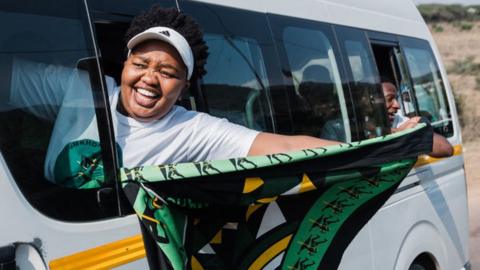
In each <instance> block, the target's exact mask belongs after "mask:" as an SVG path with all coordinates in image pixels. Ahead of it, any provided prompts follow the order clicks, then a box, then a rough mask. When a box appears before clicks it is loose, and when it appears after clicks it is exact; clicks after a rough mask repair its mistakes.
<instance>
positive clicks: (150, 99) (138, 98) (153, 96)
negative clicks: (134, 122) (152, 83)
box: [134, 88, 160, 108]
mask: <svg viewBox="0 0 480 270" xmlns="http://www.w3.org/2000/svg"><path fill="white" fill-rule="evenodd" d="M134 96H135V97H134V98H135V102H136V103H137V104H138V105H140V106H142V107H146V108H151V107H153V106H154V105H155V102H157V100H158V99H159V98H160V95H159V94H157V93H155V92H152V91H150V90H147V89H144V88H134Z"/></svg>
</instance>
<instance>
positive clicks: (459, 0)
mask: <svg viewBox="0 0 480 270" xmlns="http://www.w3.org/2000/svg"><path fill="white" fill-rule="evenodd" d="M413 2H414V3H415V4H417V5H418V4H431V3H438V4H462V5H480V0H413Z"/></svg>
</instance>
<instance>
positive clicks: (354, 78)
mask: <svg viewBox="0 0 480 270" xmlns="http://www.w3.org/2000/svg"><path fill="white" fill-rule="evenodd" d="M335 32H336V33H337V38H338V41H339V43H340V48H341V51H342V54H343V55H344V59H346V60H347V61H346V62H347V77H348V78H349V79H348V81H349V86H350V90H351V93H352V97H353V104H354V108H355V109H354V112H355V116H356V119H357V121H356V123H357V124H358V134H357V136H356V137H355V140H363V139H368V138H372V137H378V136H382V135H384V134H386V133H387V131H388V130H389V129H388V127H387V123H386V111H385V102H384V98H383V93H382V92H381V90H380V89H379V88H378V81H377V80H378V79H377V78H378V73H377V69H376V68H375V60H374V57H373V55H372V53H371V50H370V46H369V43H368V40H367V38H366V35H365V32H364V31H362V30H357V29H353V28H348V27H343V26H335Z"/></svg>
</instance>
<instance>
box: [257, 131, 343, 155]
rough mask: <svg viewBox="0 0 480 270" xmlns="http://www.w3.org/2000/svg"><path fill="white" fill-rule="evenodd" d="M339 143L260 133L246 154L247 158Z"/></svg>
mask: <svg viewBox="0 0 480 270" xmlns="http://www.w3.org/2000/svg"><path fill="white" fill-rule="evenodd" d="M339 143H340V142H336V141H329V140H324V139H320V138H315V137H310V136H303V135H295V136H288V135H279V134H273V133H266V132H262V133H259V134H258V135H257V137H256V138H255V140H254V141H253V143H252V146H251V147H250V151H249V152H248V155H249V156H259V155H268V154H275V153H284V152H289V151H295V150H302V149H307V148H316V147H323V146H328V145H335V144H339Z"/></svg>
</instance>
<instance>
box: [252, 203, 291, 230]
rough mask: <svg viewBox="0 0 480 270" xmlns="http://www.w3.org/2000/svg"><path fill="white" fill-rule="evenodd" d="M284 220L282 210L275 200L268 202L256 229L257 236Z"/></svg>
mask: <svg viewBox="0 0 480 270" xmlns="http://www.w3.org/2000/svg"><path fill="white" fill-rule="evenodd" d="M285 222H286V219H285V217H284V216H283V213H282V210H280V207H279V206H278V204H277V202H271V203H269V204H268V207H267V209H266V210H265V214H264V215H263V217H262V222H261V223H260V228H259V229H258V233H257V238H259V237H260V236H262V235H263V234H264V233H266V232H268V231H270V230H271V229H273V228H275V227H277V226H278V225H280V224H282V223H285Z"/></svg>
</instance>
